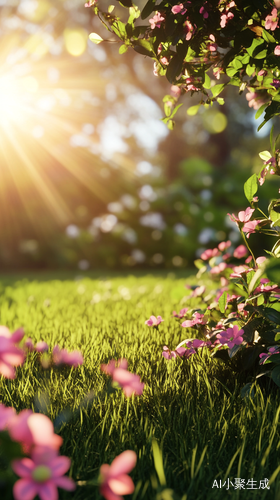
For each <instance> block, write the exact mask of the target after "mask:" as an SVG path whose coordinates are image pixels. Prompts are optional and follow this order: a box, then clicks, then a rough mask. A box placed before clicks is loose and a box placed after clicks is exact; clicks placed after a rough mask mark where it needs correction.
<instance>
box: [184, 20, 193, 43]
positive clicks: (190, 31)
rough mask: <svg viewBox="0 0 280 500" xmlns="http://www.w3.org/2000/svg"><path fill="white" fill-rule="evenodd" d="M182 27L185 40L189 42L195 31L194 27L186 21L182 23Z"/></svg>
mask: <svg viewBox="0 0 280 500" xmlns="http://www.w3.org/2000/svg"><path fill="white" fill-rule="evenodd" d="M184 27H185V33H186V40H190V39H191V37H192V36H193V33H194V31H195V26H193V25H192V23H191V22H190V21H189V20H188V19H187V20H186V21H185V22H184Z"/></svg>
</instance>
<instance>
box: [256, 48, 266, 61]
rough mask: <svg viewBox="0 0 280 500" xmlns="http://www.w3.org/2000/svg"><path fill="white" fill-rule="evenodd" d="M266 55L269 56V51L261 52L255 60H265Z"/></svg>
mask: <svg viewBox="0 0 280 500" xmlns="http://www.w3.org/2000/svg"><path fill="white" fill-rule="evenodd" d="M266 55H267V49H265V50H262V51H261V52H259V53H258V54H256V55H255V56H254V57H255V59H264V58H265V57H266Z"/></svg>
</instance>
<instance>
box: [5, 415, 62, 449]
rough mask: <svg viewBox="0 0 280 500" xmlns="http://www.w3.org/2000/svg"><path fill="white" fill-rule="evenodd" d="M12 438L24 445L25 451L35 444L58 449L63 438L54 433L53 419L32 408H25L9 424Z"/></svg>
mask: <svg viewBox="0 0 280 500" xmlns="http://www.w3.org/2000/svg"><path fill="white" fill-rule="evenodd" d="M8 430H9V434H10V436H11V438H12V439H13V440H14V441H18V442H19V443H21V444H22V445H23V448H24V451H25V452H26V453H29V452H30V451H31V450H32V449H33V448H34V447H35V446H44V447H48V448H51V449H53V450H58V449H59V448H60V446H61V445H62V442H63V439H62V438H61V437H60V436H58V435H57V434H54V427H53V423H52V422H51V420H50V419H49V418H48V417H47V416H46V415H42V414H40V413H33V412H32V410H23V411H21V412H20V413H19V414H18V415H15V416H14V418H13V419H12V420H11V421H10V422H9V424H8Z"/></svg>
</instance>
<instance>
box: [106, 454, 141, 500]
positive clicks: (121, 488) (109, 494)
mask: <svg viewBox="0 0 280 500" xmlns="http://www.w3.org/2000/svg"><path fill="white" fill-rule="evenodd" d="M136 461H137V455H136V453H135V452H134V451H131V450H126V451H124V452H123V453H121V454H120V455H118V456H117V457H116V458H115V459H114V460H113V462H112V463H111V465H108V464H103V465H101V467H100V476H101V485H100V493H101V495H102V496H103V497H104V498H106V500H123V497H122V496H120V495H129V494H131V493H133V491H134V483H133V481H132V479H131V477H130V476H128V472H130V471H131V470H132V469H133V468H134V467H135V465H136Z"/></svg>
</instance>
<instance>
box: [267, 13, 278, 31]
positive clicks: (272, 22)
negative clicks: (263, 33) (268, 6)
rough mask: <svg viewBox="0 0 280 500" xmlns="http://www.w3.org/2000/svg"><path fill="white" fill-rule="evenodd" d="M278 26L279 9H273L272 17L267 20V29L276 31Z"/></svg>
mask: <svg viewBox="0 0 280 500" xmlns="http://www.w3.org/2000/svg"><path fill="white" fill-rule="evenodd" d="M277 26H278V18H277V9H275V8H274V9H272V12H271V15H270V16H266V18H265V25H264V27H265V29H266V30H271V31H275V30H276V28H277Z"/></svg>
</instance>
